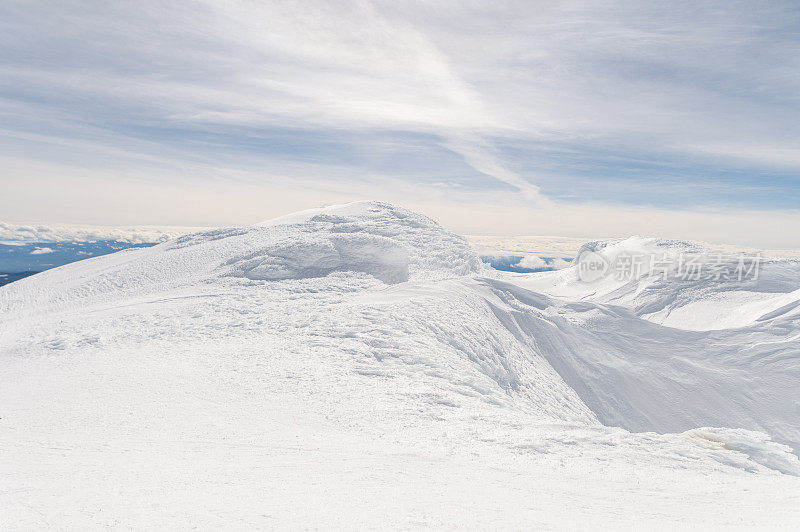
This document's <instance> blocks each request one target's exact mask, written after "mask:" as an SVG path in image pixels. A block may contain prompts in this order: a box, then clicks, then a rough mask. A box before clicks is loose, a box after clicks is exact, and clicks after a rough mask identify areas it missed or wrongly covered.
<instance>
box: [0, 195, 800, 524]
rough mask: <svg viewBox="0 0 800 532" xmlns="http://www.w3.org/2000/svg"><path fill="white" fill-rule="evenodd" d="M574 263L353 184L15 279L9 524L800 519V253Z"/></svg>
mask: <svg viewBox="0 0 800 532" xmlns="http://www.w3.org/2000/svg"><path fill="white" fill-rule="evenodd" d="M687 250H688V251H691V252H693V253H695V252H698V250H697V249H695V247H693V246H692V245H691V244H687V243H680V242H670V241H660V240H654V239H628V240H624V241H619V242H606V243H592V244H589V245H587V247H586V249H584V250H583V251H584V252H587V251H589V252H591V253H594V254H596V256H599V257H601V258H602V259H603V260H606V261H608V263H611V262H613V261H614V260H616V258H617V257H618V256H619V255H620V254H622V253H627V254H630V253H636V254H639V255H642V256H653V255H659V256H660V257H662V258H663V257H664V256H673V255H676V254H681V253H684V252H686V251H687ZM699 251H700V252H702V250H699ZM575 263H576V266H573V267H570V268H566V269H564V270H560V271H554V272H543V273H536V274H512V273H504V272H497V271H493V270H490V269H488V268H486V267H485V266H484V265H483V264H482V263H481V262H480V260H479V258H478V256H477V255H476V254H475V253H474V252H473V251H472V249H471V248H470V247H469V245H468V244H467V242H466V241H465V240H464V239H463V238H461V237H459V236H457V235H454V234H452V233H450V232H448V231H446V230H444V229H442V228H441V227H440V226H438V225H437V224H436V223H435V222H433V221H432V220H430V219H428V218H426V217H424V216H421V215H418V214H415V213H413V212H410V211H407V210H404V209H401V208H398V207H394V206H392V205H389V204H385V203H378V202H360V203H353V204H347V205H339V206H332V207H325V208H321V209H313V210H310V211H304V212H301V213H297V214H295V215H291V216H287V217H282V218H278V219H274V220H271V221H269V222H265V223H263V224H260V225H257V226H251V227H238V228H229V229H217V230H210V231H205V232H200V233H196V234H192V235H189V236H185V237H180V238H177V239H175V240H171V241H168V242H165V243H162V244H159V245H157V246H154V247H151V248H146V249H137V250H127V251H123V252H119V253H115V254H113V255H108V256H103V257H98V258H94V259H88V260H84V261H81V262H77V263H73V264H69V265H66V266H63V267H59V268H56V269H53V270H49V271H46V272H44V273H41V274H38V275H35V276H33V277H30V278H27V279H24V280H21V281H17V282H15V283H12V284H10V285H7V286H5V287H3V288H0V368H2V369H0V372H1V373H0V450H2V452H0V478H2V482H0V528H8V529H19V530H28V529H33V528H36V529H41V528H58V529H62V528H63V529H72V530H85V529H87V528H88V529H91V528H104V527H126V528H129V527H133V528H182V529H183V528H190V527H200V528H225V529H236V530H239V529H253V528H256V529H257V528H306V527H315V528H316V527H319V528H330V527H334V528H378V527H387V528H397V527H401V528H417V527H422V526H436V527H452V528H463V527H467V526H481V527H513V528H521V527H525V528H533V527H541V526H546V527H548V528H554V527H556V528H573V529H574V528H585V529H593V528H597V527H598V526H600V527H603V526H604V527H626V528H627V527H640V526H660V527H662V528H663V527H665V526H671V525H674V524H677V525H678V526H684V527H686V526H703V527H718V528H723V527H724V528H732V527H742V526H744V527H747V526H774V527H787V528H788V527H796V526H800V504H798V503H800V460H798V457H797V455H796V454H795V453H793V451H792V448H794V449H800V386H798V385H800V262H798V261H796V260H795V261H792V260H777V259H771V260H770V261H768V262H765V263H764V264H763V265H761V266H762V268H761V272H760V274H759V275H758V277H757V278H752V277H750V278H746V279H736V280H729V279H727V280H724V281H723V280H721V279H717V280H713V279H712V280H678V279H674V278H666V277H665V276H663V275H657V274H656V272H655V271H653V269H652V268H651V269H647V268H645V269H643V270H641V271H637V273H636V275H634V276H632V277H630V278H625V279H619V278H616V277H614V276H608V277H605V278H603V279H600V280H598V281H596V282H584V280H581V279H580V275H579V271H578V269H577V268H578V266H577V264H578V263H579V261H577V260H576V261H575ZM667 523H669V524H670V525H667Z"/></svg>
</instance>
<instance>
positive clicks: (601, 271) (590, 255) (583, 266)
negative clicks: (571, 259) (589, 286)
mask: <svg viewBox="0 0 800 532" xmlns="http://www.w3.org/2000/svg"><path fill="white" fill-rule="evenodd" d="M610 268H611V265H610V264H609V262H608V260H606V258H605V257H603V256H602V255H601V254H599V253H596V252H594V251H584V252H583V253H581V255H580V257H578V279H580V280H581V281H583V282H584V283H592V282H594V281H596V280H598V279H601V278H603V277H605V275H606V274H607V273H608V271H609V269H610Z"/></svg>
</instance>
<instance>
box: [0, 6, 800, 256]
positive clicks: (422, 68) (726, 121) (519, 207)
mask: <svg viewBox="0 0 800 532" xmlns="http://www.w3.org/2000/svg"><path fill="white" fill-rule="evenodd" d="M167 21H168V22H167ZM796 22H797V17H796V8H795V6H794V5H793V4H792V3H791V2H771V3H769V5H762V6H759V9H757V10H754V9H752V6H751V5H749V4H747V3H744V2H738V1H733V2H722V1H701V2H699V3H698V2H692V3H684V2H678V3H675V4H671V5H669V6H660V5H656V4H653V3H652V2H644V1H641V2H640V1H632V2H623V3H613V4H609V3H600V4H598V3H594V2H584V1H577V2H566V3H558V2H513V1H510V2H501V3H499V4H498V3H492V4H489V3H455V2H452V3H451V2H436V3H430V2H421V1H420V2H417V1H413V0H410V1H408V2H402V3H398V2H388V1H374V2H370V1H364V2H355V3H347V4H342V3H339V2H325V1H312V2H302V3H300V2H249V1H243V0H242V1H240V0H231V1H228V2H215V1H213V2H212V1H205V2H196V3H186V2H180V1H179V2H169V3H163V2H155V1H152V0H143V1H142V2H136V3H123V4H115V3H108V2H91V1H90V2H80V3H75V4H73V3H56V4H53V3H45V2H38V1H36V0H33V1H13V0H12V1H11V2H7V3H4V4H3V6H2V7H0V51H2V53H0V58H1V59H0V79H1V80H2V81H0V123H2V124H3V126H2V128H0V138H2V142H0V161H2V163H3V168H4V172H3V175H2V176H0V184H2V186H3V190H4V194H3V195H2V196H1V197H0V212H2V213H3V216H4V217H5V218H7V219H17V220H31V219H48V220H63V221H72V222H76V223H94V224H106V223H107V224H115V225H119V224H132V223H133V224H141V223H142V222H147V223H153V224H167V223H174V224H180V225H186V224H196V225H219V224H231V223H241V222H243V221H247V222H257V221H259V220H262V219H266V218H269V217H271V216H274V215H277V214H282V213H285V212H287V211H290V210H293V209H295V208H307V207H311V206H315V205H318V204H320V203H327V202H335V201H347V200H350V199H360V198H380V199H386V200H390V201H395V202H398V203H401V204H405V205H408V206H411V207H414V206H417V207H419V208H421V209H424V210H425V211H426V212H427V213H429V214H431V215H432V216H433V217H435V218H437V219H441V220H443V221H444V222H445V223H446V224H448V225H450V226H451V227H454V228H458V229H459V230H461V231H462V232H474V233H487V232H494V233H497V234H509V233H519V232H522V233H527V234H530V233H531V232H533V231H536V232H543V231H546V232H548V233H550V234H569V235H585V234H587V233H588V234H597V233H599V234H600V235H604V234H614V235H617V234H631V233H633V232H647V233H658V234H665V235H666V236H681V237H683V235H684V234H686V233H688V234H689V236H690V238H694V239H704V240H730V241H737V242H741V241H747V242H749V243H756V244H762V245H782V246H790V245H791V246H794V245H797V238H796V237H794V236H792V235H787V234H786V233H785V232H781V231H780V230H779V228H780V227H781V226H785V224H788V223H796V220H797V219H798V218H797V217H798V212H797V205H800V181H798V178H797V175H798V171H800V157H798V156H797V149H796V146H797V145H798V141H800V126H797V125H796V124H800V120H798V119H799V118H800V106H798V101H797V98H796V95H797V94H798V92H799V91H800V58H798V56H797V54H796V50H795V48H796V38H795V25H796ZM66 198H69V201H66V200H64V201H62V199H66ZM215 199H216V203H215ZM478 213H480V214H478ZM689 220H691V221H692V224H689V223H688V221H689ZM531 228H533V229H531ZM673 231H674V232H673ZM675 233H680V234H679V235H677V234H675Z"/></svg>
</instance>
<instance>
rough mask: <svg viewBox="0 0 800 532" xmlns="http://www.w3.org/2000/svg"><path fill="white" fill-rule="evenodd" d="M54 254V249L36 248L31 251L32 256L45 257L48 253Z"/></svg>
mask: <svg viewBox="0 0 800 532" xmlns="http://www.w3.org/2000/svg"><path fill="white" fill-rule="evenodd" d="M52 252H53V249H52V248H36V249H34V250H33V251H31V253H30V254H31V255H44V254H46V253H52Z"/></svg>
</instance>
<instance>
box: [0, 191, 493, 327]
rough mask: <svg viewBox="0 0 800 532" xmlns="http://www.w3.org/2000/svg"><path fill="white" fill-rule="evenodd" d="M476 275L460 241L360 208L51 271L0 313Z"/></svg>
mask: <svg viewBox="0 0 800 532" xmlns="http://www.w3.org/2000/svg"><path fill="white" fill-rule="evenodd" d="M482 268H483V265H482V263H481V261H480V258H479V257H478V256H477V254H475V252H474V251H473V250H472V249H471V248H470V247H469V244H468V243H467V241H466V240H465V239H464V238H462V237H460V236H457V235H455V234H453V233H451V232H449V231H446V230H444V229H443V228H442V227H441V226H439V224H437V223H436V222H434V221H433V220H431V219H430V218H427V217H425V216H422V215H420V214H416V213H413V212H411V211H408V210H406V209H403V208H400V207H396V206H393V205H391V204H388V203H381V202H375V201H365V202H355V203H349V204H344V205H333V206H329V207H324V208H320V209H312V210H309V211H303V212H302V213H298V214H295V215H290V216H284V217H280V218H276V219H274V220H270V221H267V222H263V223H261V224H258V225H254V226H249V227H236V228H223V229H211V230H207V231H201V232H198V233H194V234H190V235H185V236H182V237H179V238H177V239H175V240H171V241H168V242H165V243H163V244H159V245H157V246H154V247H152V248H147V249H142V250H127V251H126V252H125V253H116V254H113V255H108V256H105V257H97V258H95V259H90V260H87V261H81V262H79V263H74V264H70V265H66V266H63V267H60V268H54V269H52V270H48V271H46V272H43V273H41V274H38V276H37V278H36V279H35V280H33V281H25V282H19V283H13V284H11V285H9V286H8V287H7V288H6V292H5V293H6V294H7V297H4V298H0V312H29V311H34V310H35V311H40V310H43V309H58V308H61V309H64V308H69V307H70V306H72V305H74V304H75V302H77V301H83V302H84V304H91V303H93V302H96V303H100V302H103V301H106V300H110V299H117V298H119V297H120V296H122V295H124V296H139V297H145V296H147V295H149V294H152V293H157V292H160V291H164V290H168V289H177V288H180V287H188V286H193V285H196V284H198V283H208V282H212V281H213V280H215V279H219V278H240V279H244V280H248V281H253V282H274V281H290V280H298V279H303V278H320V277H325V276H327V275H330V274H332V273H337V272H340V273H348V272H349V273H355V274H366V275H368V276H370V277H372V278H374V279H377V280H378V281H380V282H383V283H388V284H392V283H399V282H404V281H408V280H424V279H440V278H447V277H453V276H463V275H470V274H474V273H476V272H478V271H480V270H481V269H482Z"/></svg>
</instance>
